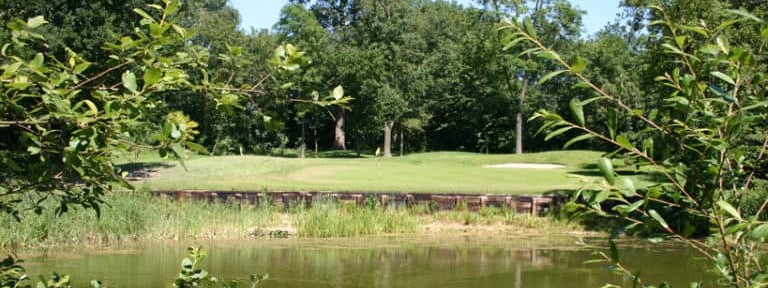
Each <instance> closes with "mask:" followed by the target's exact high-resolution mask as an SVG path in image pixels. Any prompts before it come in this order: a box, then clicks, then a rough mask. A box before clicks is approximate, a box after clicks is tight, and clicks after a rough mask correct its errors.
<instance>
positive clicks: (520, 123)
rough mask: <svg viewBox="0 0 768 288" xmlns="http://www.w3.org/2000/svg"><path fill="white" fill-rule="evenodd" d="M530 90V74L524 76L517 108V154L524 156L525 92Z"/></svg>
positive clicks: (526, 73)
mask: <svg viewBox="0 0 768 288" xmlns="http://www.w3.org/2000/svg"><path fill="white" fill-rule="evenodd" d="M527 88H528V72H525V73H524V74H523V87H522V88H521V89H520V97H519V98H518V101H519V102H518V107H517V123H515V154H523V106H524V104H525V91H526V90H527Z"/></svg>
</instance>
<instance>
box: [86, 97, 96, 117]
mask: <svg viewBox="0 0 768 288" xmlns="http://www.w3.org/2000/svg"><path fill="white" fill-rule="evenodd" d="M83 103H85V105H86V106H88V108H89V109H91V115H93V116H99V109H98V108H96V104H94V103H93V101H91V100H88V99H85V100H83Z"/></svg>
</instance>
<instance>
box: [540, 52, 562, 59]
mask: <svg viewBox="0 0 768 288" xmlns="http://www.w3.org/2000/svg"><path fill="white" fill-rule="evenodd" d="M536 56H538V57H539V58H543V59H547V60H552V61H555V60H557V59H560V55H558V54H557V53H555V51H552V50H546V51H544V52H541V53H539V54H538V55H536Z"/></svg>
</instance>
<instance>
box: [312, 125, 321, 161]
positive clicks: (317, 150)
mask: <svg viewBox="0 0 768 288" xmlns="http://www.w3.org/2000/svg"><path fill="white" fill-rule="evenodd" d="M312 138H314V140H315V157H317V153H320V152H319V149H318V147H317V128H315V130H314V133H313V135H312Z"/></svg>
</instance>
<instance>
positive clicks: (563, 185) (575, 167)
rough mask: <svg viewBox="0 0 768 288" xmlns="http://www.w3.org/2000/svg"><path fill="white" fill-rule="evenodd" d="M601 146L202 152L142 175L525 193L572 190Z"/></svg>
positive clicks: (272, 187) (168, 183)
mask: <svg viewBox="0 0 768 288" xmlns="http://www.w3.org/2000/svg"><path fill="white" fill-rule="evenodd" d="M599 155H600V153H599V152H588V151H562V152H546V153H535V154H525V155H482V154H472V153H456V152H437V153H424V154H414V155H409V156H405V157H395V158H392V159H381V158H356V159H346V158H306V159H296V158H278V157H264V156H222V157H202V158H197V159H192V160H189V161H187V162H186V163H187V167H188V169H189V170H188V171H184V169H183V168H182V167H180V166H179V165H175V164H174V165H173V166H172V167H169V168H161V169H160V172H159V173H158V175H156V176H155V177H153V178H150V179H149V180H146V181H145V183H144V184H145V185H147V187H148V188H150V189H153V190H181V189H206V190H259V191H261V190H268V191H295V190H301V191H370V192H445V193H493V194H527V193H545V192H548V191H554V190H562V189H574V188H577V187H578V185H579V180H578V179H577V178H574V177H572V176H569V172H574V171H579V170H584V169H585V167H587V166H588V165H589V164H591V163H594V162H595V160H596V159H597V157H599ZM510 162H525V163H554V164H563V165H566V168H562V169H551V170H534V169H490V168H483V167H482V166H483V165H485V164H500V163H510Z"/></svg>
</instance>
